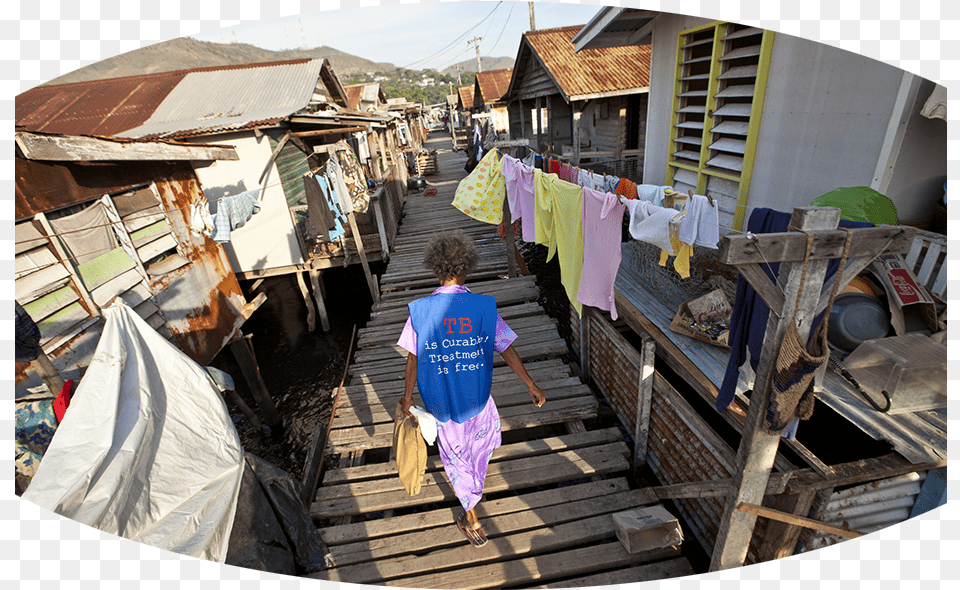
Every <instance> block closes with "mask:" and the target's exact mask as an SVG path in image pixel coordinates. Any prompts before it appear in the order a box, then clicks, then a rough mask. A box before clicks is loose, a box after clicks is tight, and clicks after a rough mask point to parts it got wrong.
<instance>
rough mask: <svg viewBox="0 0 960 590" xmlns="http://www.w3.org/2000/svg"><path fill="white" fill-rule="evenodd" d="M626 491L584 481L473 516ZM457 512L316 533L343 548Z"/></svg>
mask: <svg viewBox="0 0 960 590" xmlns="http://www.w3.org/2000/svg"><path fill="white" fill-rule="evenodd" d="M629 489H630V484H629V483H627V480H626V479H624V478H622V477H616V478H610V479H604V480H601V481H598V482H586V483H583V484H578V485H573V486H564V487H558V488H553V489H548V490H543V491H538V492H530V493H526V494H522V495H517V496H507V497H505V498H498V499H496V500H484V501H483V502H480V503H479V504H477V508H476V511H477V516H478V517H479V518H481V519H483V518H489V517H492V516H501V515H504V514H511V513H516V512H523V511H525V510H536V509H538V508H543V507H546V506H554V505H563V504H566V503H568V502H575V501H577V500H582V499H584V498H591V497H597V496H604V495H609V494H616V493H621V492H626V491H628V490H629ZM457 510H458V508H457V507H453V508H441V509H438V510H431V511H428V512H416V513H413V514H407V515H403V516H394V517H391V518H384V519H379V520H368V521H365V522H358V523H352V524H349V525H340V526H332V527H323V528H321V529H319V532H320V535H321V536H322V537H323V540H324V541H325V542H326V543H327V544H328V545H331V546H333V545H344V544H347V543H354V542H356V541H362V540H364V539H377V538H381V537H392V536H394V535H398V534H403V533H407V532H411V531H422V530H426V529H429V528H435V527H439V526H447V525H449V524H450V523H451V521H452V520H453V517H454V515H455V514H456V512H457Z"/></svg>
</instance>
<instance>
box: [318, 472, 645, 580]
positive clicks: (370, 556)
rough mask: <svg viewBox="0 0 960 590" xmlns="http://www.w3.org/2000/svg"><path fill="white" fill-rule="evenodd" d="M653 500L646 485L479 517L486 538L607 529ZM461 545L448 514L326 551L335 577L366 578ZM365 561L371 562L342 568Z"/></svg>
mask: <svg viewBox="0 0 960 590" xmlns="http://www.w3.org/2000/svg"><path fill="white" fill-rule="evenodd" d="M656 502H657V498H656V496H654V495H653V494H651V493H650V492H649V491H648V490H633V491H628V492H623V493H620V494H611V495H606V496H600V497H597V498H587V499H584V500H579V501H574V502H570V503H567V504H563V505H553V506H548V507H544V508H540V509H538V510H536V511H534V510H524V511H521V512H515V513H511V514H507V515H502V516H494V517H488V518H486V519H484V520H483V529H484V532H485V533H486V535H487V538H488V539H496V538H499V537H503V536H506V535H515V534H517V533H523V532H525V531H537V530H539V531H543V529H544V528H545V527H549V528H553V527H558V528H562V527H564V526H566V525H570V524H571V523H572V524H574V525H579V526H580V527H583V528H589V527H597V528H598V529H604V531H605V532H606V529H605V528H604V527H605V526H608V527H610V528H611V529H612V528H613V519H612V518H611V517H610V515H611V514H612V513H614V512H620V511H623V510H629V509H631V508H636V507H638V506H647V505H650V504H655V503H656ZM607 521H609V523H608V524H606V525H604V524H603V523H606V522H607ZM569 528H572V527H569ZM581 540H582V537H581ZM594 540H595V539H594ZM571 541H572V539H571ZM463 545H464V538H463V534H462V533H461V532H460V531H459V530H458V529H457V528H456V527H455V526H453V519H451V520H449V521H448V522H447V523H446V526H442V527H438V528H434V529H430V530H429V531H415V532H411V533H407V534H404V535H399V536H397V537H390V538H383V539H379V540H372V541H363V542H359V543H353V544H350V545H340V546H337V547H332V548H331V550H330V553H331V555H332V557H333V560H334V563H336V565H337V576H338V577H339V578H340V579H341V580H344V581H351V582H357V583H369V582H374V581H377V580H380V579H383V578H390V577H394V575H395V573H394V572H399V573H402V575H409V574H412V573H418V572H424V571H430V570H431V569H437V568H439V567H444V566H445V565H447V564H448V563H449V562H448V561H446V559H443V558H441V559H439V560H438V559H436V557H435V555H434V554H435V552H436V551H437V550H438V549H446V548H450V547H455V548H456V550H457V552H459V551H460V550H461V548H462V547H463ZM538 549H539V548H538ZM426 551H431V554H430V555H429V556H427V557H426V559H423V558H421V559H422V560H423V561H426V562H427V563H422V564H417V565H416V566H415V565H413V564H411V563H410V558H409V557H400V556H410V555H411V554H415V553H421V554H422V553H424V552H426ZM414 557H415V556H414ZM387 558H390V560H389V561H378V560H384V559H387ZM484 558H485V559H484V560H489V559H490V557H489V556H484ZM438 561H439V562H440V563H438ZM364 562H373V563H367V564H365V565H359V566H355V567H344V566H348V565H350V564H362V563H364ZM467 563H469V562H467ZM394 568H397V569H394Z"/></svg>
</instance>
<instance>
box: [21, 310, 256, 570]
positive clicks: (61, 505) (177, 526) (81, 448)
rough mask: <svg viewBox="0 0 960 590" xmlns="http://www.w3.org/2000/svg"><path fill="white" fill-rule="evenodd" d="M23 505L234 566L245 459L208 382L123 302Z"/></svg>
mask: <svg viewBox="0 0 960 590" xmlns="http://www.w3.org/2000/svg"><path fill="white" fill-rule="evenodd" d="M104 316H105V319H106V324H105V326H104V329H103V334H102V336H101V338H100V343H99V344H98V345H97V351H96V354H95V355H94V357H93V360H92V361H91V363H90V366H89V367H88V368H87V371H86V374H85V375H84V376H83V379H82V380H81V381H80V385H79V386H78V387H77V391H76V393H75V394H74V398H73V400H72V401H71V403H70V408H69V410H68V411H67V413H66V415H65V416H64V418H63V421H62V422H61V424H60V426H59V428H58V429H57V433H56V435H55V436H54V437H53V441H52V442H51V443H50V447H49V448H48V449H47V453H46V454H45V455H44V457H43V461H42V462H41V463H40V467H39V469H38V470H37V473H36V475H35V476H34V478H33V482H32V483H31V484H30V487H29V488H27V491H26V492H25V493H24V494H23V499H25V500H29V501H31V502H33V503H35V504H38V505H39V506H42V507H44V508H48V509H49V510H52V511H54V512H56V513H58V514H61V515H63V516H66V517H68V518H72V519H73V520H76V521H78V522H82V523H84V524H87V525H90V526H92V527H95V528H98V529H100V530H102V531H106V532H108V533H113V534H116V535H119V536H121V537H125V538H127V539H132V540H134V541H139V542H141V543H146V544H148V545H153V546H154V547H159V548H161V549H167V550H169V551H174V552H177V553H181V554H184V555H190V556H193V557H198V558H202V559H208V560H211V561H217V562H221V563H222V562H223V561H224V559H225V558H226V554H227V542H228V540H229V537H230V530H231V528H232V527H233V519H234V513H235V511H236V506H237V497H238V493H239V491H240V479H241V476H242V475H243V450H242V448H241V446H240V439H239V437H238V436H237V431H236V429H235V428H234V426H233V422H232V421H231V419H230V415H229V413H228V412H227V408H226V406H225V405H224V402H223V399H222V398H221V397H220V395H219V393H218V391H217V387H216V385H215V384H214V382H213V380H212V379H211V378H210V376H209V375H208V374H207V372H206V371H205V370H204V369H203V367H201V366H200V365H198V364H197V363H195V362H194V361H193V360H191V359H190V358H189V357H188V356H187V355H185V354H184V353H183V352H181V351H180V350H178V349H177V348H176V347H175V346H173V345H172V344H171V343H169V342H167V340H165V339H164V338H163V337H162V336H160V335H159V334H157V333H156V332H155V331H154V330H153V329H152V328H151V327H150V326H149V325H147V323H146V322H144V321H143V320H142V319H141V318H140V317H139V316H138V315H137V314H136V312H134V311H133V310H131V309H130V308H129V307H127V306H126V305H123V304H122V303H119V304H116V305H113V306H111V307H109V308H108V309H106V310H104Z"/></svg>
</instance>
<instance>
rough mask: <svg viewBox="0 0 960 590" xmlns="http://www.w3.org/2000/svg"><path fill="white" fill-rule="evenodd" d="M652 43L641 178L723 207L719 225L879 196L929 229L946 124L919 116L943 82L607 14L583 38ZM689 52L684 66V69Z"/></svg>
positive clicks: (707, 29)
mask: <svg viewBox="0 0 960 590" xmlns="http://www.w3.org/2000/svg"><path fill="white" fill-rule="evenodd" d="M651 39H652V43H653V46H652V47H653V56H652V62H651V72H652V74H651V76H652V79H651V83H650V88H651V89H650V101H649V105H648V108H647V115H646V118H647V122H648V125H647V134H646V165H645V166H644V171H643V180H644V182H646V183H650V184H669V185H673V186H675V187H677V188H678V190H682V191H686V190H688V189H691V190H695V191H696V192H698V193H701V194H709V195H711V196H713V197H716V198H719V200H720V209H721V211H722V217H721V225H722V226H724V227H726V228H730V229H733V230H739V229H742V227H743V222H744V220H745V219H748V218H749V214H750V212H751V211H752V210H753V209H754V208H756V207H773V208H776V209H779V210H782V211H790V210H791V209H792V208H793V207H798V206H806V205H809V204H810V202H811V201H812V200H813V199H815V198H817V197H819V196H820V195H823V194H825V193H827V192H829V191H831V190H833V189H835V188H838V187H850V186H870V187H872V188H874V189H876V190H877V191H879V192H881V193H883V194H885V195H887V196H888V197H890V199H892V200H893V202H894V204H896V206H897V212H898V215H899V218H900V221H901V222H903V221H907V222H912V223H917V224H918V225H921V226H923V225H926V224H927V223H928V222H929V221H930V219H931V216H933V215H934V209H933V205H934V203H935V202H936V201H937V200H938V199H939V198H940V197H941V196H942V195H943V185H944V182H945V181H946V176H947V160H946V140H947V127H946V125H944V124H943V122H942V121H937V120H931V119H928V118H926V117H924V116H922V115H921V110H922V108H923V106H924V102H925V101H926V100H927V98H928V97H929V96H930V95H931V93H932V92H933V90H934V89H935V88H936V85H935V83H934V82H932V81H930V80H925V79H923V78H920V77H918V76H915V75H913V74H910V73H909V72H905V71H903V70H900V69H897V68H895V67H893V66H890V65H887V64H884V63H881V62H879V61H876V60H872V59H868V58H865V57H862V56H860V55H857V54H855V53H850V52H848V51H844V50H842V49H838V48H835V47H830V46H829V45H825V44H822V43H816V42H814V41H809V40H806V39H802V38H799V37H793V36H790V35H784V34H780V33H777V34H775V33H774V32H773V31H767V30H762V29H757V28H752V27H747V26H741V25H735V24H731V23H725V22H719V21H708V20H705V19H702V18H697V17H692V16H684V15H677V14H668V13H658V12H654V11H646V10H635V9H625V8H612V7H608V8H603V9H601V10H600V11H599V12H598V13H597V15H596V16H595V17H594V18H593V19H591V21H590V22H589V23H588V24H587V25H586V26H585V27H584V28H583V30H582V31H581V32H580V33H579V34H578V35H577V36H576V38H574V44H575V45H576V47H577V49H578V55H579V54H583V53H587V52H590V51H597V50H596V49H591V48H593V47H607V46H610V45H623V44H636V43H641V44H642V43H650V42H651ZM678 55H682V56H683V59H681V60H679V61H678V59H677V56H678Z"/></svg>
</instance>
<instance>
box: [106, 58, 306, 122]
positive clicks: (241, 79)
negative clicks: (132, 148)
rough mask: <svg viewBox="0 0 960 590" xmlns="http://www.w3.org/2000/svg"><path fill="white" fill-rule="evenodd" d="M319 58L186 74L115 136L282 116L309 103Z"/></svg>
mask: <svg viewBox="0 0 960 590" xmlns="http://www.w3.org/2000/svg"><path fill="white" fill-rule="evenodd" d="M322 65H323V60H322V59H314V60H309V61H304V62H293V63H285V64H278V65H272V66H263V67H250V68H245V69H228V70H215V71H205V72H191V73H188V74H187V75H186V76H184V78H183V80H181V81H180V83H179V84H177V86H176V88H174V89H173V90H172V91H171V92H170V93H169V94H168V95H167V97H166V98H165V99H164V100H163V102H162V103H160V105H159V106H158V107H157V109H156V110H155V111H154V112H153V115H151V116H150V118H149V119H147V120H146V121H145V122H144V123H143V124H142V125H140V126H139V127H136V128H134V129H130V130H128V131H125V132H123V133H121V134H119V135H120V136H121V137H175V136H183V135H195V134H199V133H216V132H222V131H231V130H236V129H242V128H245V127H248V126H251V125H253V124H263V123H272V122H275V121H278V120H280V119H283V118H284V117H288V116H290V115H292V114H294V113H296V112H297V111H299V110H301V109H303V108H304V107H306V106H307V105H308V104H309V103H310V99H311V98H312V97H313V94H314V90H315V89H316V87H317V83H318V80H319V77H320V69H321V67H322Z"/></svg>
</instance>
